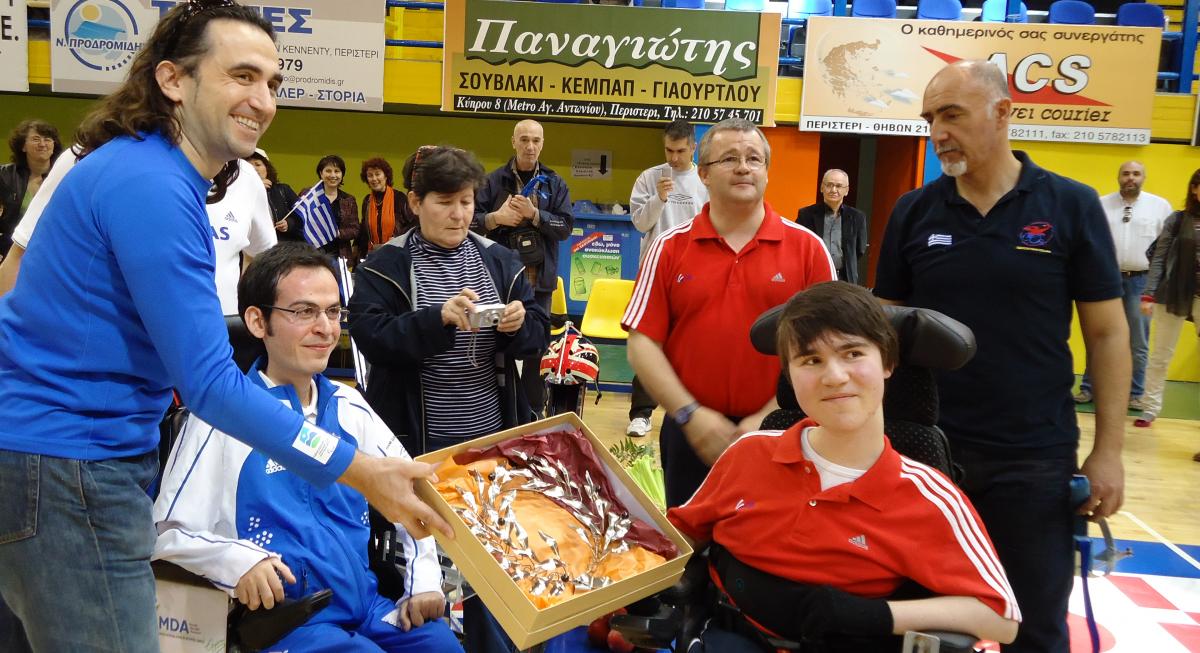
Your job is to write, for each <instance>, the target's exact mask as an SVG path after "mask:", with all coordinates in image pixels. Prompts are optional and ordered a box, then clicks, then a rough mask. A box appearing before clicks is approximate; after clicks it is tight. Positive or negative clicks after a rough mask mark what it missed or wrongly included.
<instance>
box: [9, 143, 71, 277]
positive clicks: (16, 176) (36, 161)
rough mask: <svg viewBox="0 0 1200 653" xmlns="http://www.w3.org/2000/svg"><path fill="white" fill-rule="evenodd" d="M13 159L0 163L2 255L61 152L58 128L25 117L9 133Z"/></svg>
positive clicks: (10, 243)
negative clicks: (10, 161)
mask: <svg viewBox="0 0 1200 653" xmlns="http://www.w3.org/2000/svg"><path fill="white" fill-rule="evenodd" d="M8 149H9V151H10V152H12V163H6V164H4V165H0V257H3V256H7V255H8V249H9V248H10V247H12V233H13V230H14V229H16V228H17V223H18V222H20V221H21V217H22V216H24V215H25V210H26V209H27V208H29V201H30V200H31V199H33V196H34V195H35V194H37V191H38V188H41V186H42V180H44V179H45V178H46V175H47V174H48V173H49V172H50V166H51V165H53V164H54V160H55V159H57V158H58V155H59V154H62V150H63V146H62V142H61V141H60V140H58V129H56V128H55V127H54V125H51V124H50V123H48V122H46V121H44V120H25V121H23V122H22V123H21V124H19V125H17V126H16V128H15V129H13V131H12V134H11V135H9V137H8Z"/></svg>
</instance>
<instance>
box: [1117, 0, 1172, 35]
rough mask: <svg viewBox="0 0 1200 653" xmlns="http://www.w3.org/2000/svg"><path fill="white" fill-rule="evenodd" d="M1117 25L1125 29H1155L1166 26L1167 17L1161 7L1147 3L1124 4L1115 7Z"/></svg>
mask: <svg viewBox="0 0 1200 653" xmlns="http://www.w3.org/2000/svg"><path fill="white" fill-rule="evenodd" d="M1117 24H1118V25H1123V26H1125V27H1157V28H1159V29H1164V28H1165V27H1166V26H1167V16H1166V14H1164V13H1163V10H1162V7H1160V6H1158V5H1152V4H1150V3H1148V2H1126V3H1125V4H1123V5H1121V6H1120V7H1117Z"/></svg>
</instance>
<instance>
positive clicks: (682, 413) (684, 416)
mask: <svg viewBox="0 0 1200 653" xmlns="http://www.w3.org/2000/svg"><path fill="white" fill-rule="evenodd" d="M699 409H700V403H699V402H696V401H693V402H692V403H690V404H688V405H686V406H684V407H683V408H680V409H679V410H677V411H675V412H673V413H671V419H673V420H675V423H676V424H678V425H680V426H683V425H685V424H687V423H688V422H690V421H692V414H693V413H695V412H696V411H697V410H699Z"/></svg>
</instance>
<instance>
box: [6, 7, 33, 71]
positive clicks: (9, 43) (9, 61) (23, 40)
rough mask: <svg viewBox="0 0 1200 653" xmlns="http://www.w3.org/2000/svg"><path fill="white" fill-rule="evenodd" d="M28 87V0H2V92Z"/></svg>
mask: <svg viewBox="0 0 1200 653" xmlns="http://www.w3.org/2000/svg"><path fill="white" fill-rule="evenodd" d="M28 90H29V19H28V18H27V17H26V8H25V0H0V91H19V92H24V91H28Z"/></svg>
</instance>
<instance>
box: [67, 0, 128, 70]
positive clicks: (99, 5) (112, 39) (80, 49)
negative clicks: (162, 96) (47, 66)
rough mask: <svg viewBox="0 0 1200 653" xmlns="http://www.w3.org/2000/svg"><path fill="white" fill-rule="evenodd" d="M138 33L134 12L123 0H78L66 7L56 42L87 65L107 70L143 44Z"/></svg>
mask: <svg viewBox="0 0 1200 653" xmlns="http://www.w3.org/2000/svg"><path fill="white" fill-rule="evenodd" d="M137 35H138V25H137V21H136V20H135V19H134V17H133V12H131V11H130V10H129V8H128V7H126V6H125V5H124V4H123V3H122V2H120V0H79V2H76V3H75V4H74V5H72V6H71V8H70V9H69V10H68V11H67V17H66V20H64V21H63V34H62V36H60V37H57V38H55V39H54V45H55V46H56V47H60V48H61V47H65V48H67V50H68V51H69V52H70V53H71V55H72V56H74V57H75V59H76V60H77V61H79V63H81V64H83V65H85V66H87V67H88V68H91V69H92V70H99V71H103V72H108V71H112V70H117V69H119V68H122V67H124V66H125V65H127V64H128V63H129V62H130V61H133V57H134V55H136V54H137V52H138V50H139V49H141V47H142V46H141V44H140V43H138V41H137V38H136V37H137Z"/></svg>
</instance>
